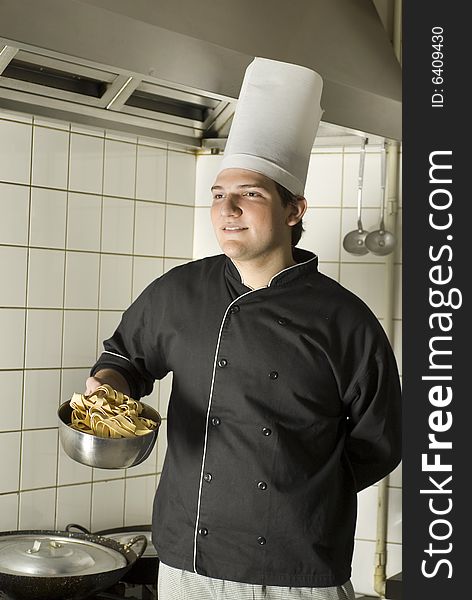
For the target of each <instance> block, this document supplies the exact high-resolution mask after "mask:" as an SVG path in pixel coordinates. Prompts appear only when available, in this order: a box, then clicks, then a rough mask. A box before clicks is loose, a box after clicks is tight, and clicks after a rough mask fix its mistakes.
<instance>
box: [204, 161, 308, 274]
mask: <svg viewBox="0 0 472 600" xmlns="http://www.w3.org/2000/svg"><path fill="white" fill-rule="evenodd" d="M211 191H212V196H213V203H212V208H211V219H212V223H213V228H214V230H215V234H216V237H217V239H218V243H219V245H220V247H221V249H222V251H223V252H224V253H225V254H226V256H228V257H229V258H231V259H233V260H234V261H235V262H236V263H238V262H244V261H251V260H253V261H254V260H255V261H264V260H271V259H272V257H273V256H274V255H275V254H280V253H286V252H287V251H288V252H290V253H291V226H292V225H295V224H296V223H297V222H298V221H299V220H300V219H301V218H302V216H303V213H304V212H305V209H306V202H305V201H304V199H302V200H303V202H300V203H299V206H298V208H297V207H294V206H293V205H289V206H283V205H282V201H281V198H280V195H279V193H278V191H277V188H276V185H275V183H274V181H272V179H269V178H268V177H266V176H265V175H262V174H260V173H256V172H254V171H249V170H246V169H225V170H223V171H221V172H220V173H219V174H218V176H217V178H216V181H215V183H214V185H213V186H212V188H211Z"/></svg>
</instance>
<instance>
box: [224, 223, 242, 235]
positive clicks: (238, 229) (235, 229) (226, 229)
mask: <svg viewBox="0 0 472 600" xmlns="http://www.w3.org/2000/svg"><path fill="white" fill-rule="evenodd" d="M221 229H222V230H223V231H229V232H230V233H232V232H234V231H246V230H247V229H248V228H247V227H238V226H236V225H235V226H230V225H227V226H226V227H222V228H221Z"/></svg>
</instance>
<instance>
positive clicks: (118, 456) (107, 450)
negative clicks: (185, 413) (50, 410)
mask: <svg viewBox="0 0 472 600" xmlns="http://www.w3.org/2000/svg"><path fill="white" fill-rule="evenodd" d="M71 412H72V408H71V406H70V404H69V401H67V402H64V403H63V404H61V406H60V407H59V410H58V411H57V415H58V417H59V439H60V440H61V445H62V447H63V448H64V452H65V453H66V454H67V455H68V456H70V458H72V459H73V460H75V461H76V462H79V463H82V464H83V465H88V466H89V467H98V468H99V469H124V468H128V467H135V466H136V465H139V464H140V463H142V462H143V460H146V458H147V457H148V456H149V454H150V453H151V451H152V449H153V447H154V444H155V443H156V440H157V434H158V431H159V426H160V424H161V417H160V415H159V413H158V412H157V411H156V410H154V409H153V408H152V407H151V406H148V405H147V404H143V412H142V416H143V417H145V418H147V419H152V420H153V421H156V422H157V424H158V425H157V428H156V429H155V430H153V431H152V432H151V433H146V434H145V435H140V436H134V437H129V438H101V437H98V436H96V435H91V434H89V433H83V432H82V431H78V430H77V429H73V428H72V427H70V425H69V423H70V422H71Z"/></svg>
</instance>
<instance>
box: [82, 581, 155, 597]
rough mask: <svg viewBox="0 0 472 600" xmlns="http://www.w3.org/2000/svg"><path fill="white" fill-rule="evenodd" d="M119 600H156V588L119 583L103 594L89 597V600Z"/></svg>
mask: <svg viewBox="0 0 472 600" xmlns="http://www.w3.org/2000/svg"><path fill="white" fill-rule="evenodd" d="M119 598H130V599H131V598H132V599H134V600H157V590H156V586H152V585H144V584H137V583H124V582H123V581H121V582H119V583H117V584H116V585H114V586H113V587H111V588H109V589H108V590H105V591H104V592H100V593H98V594H95V595H94V596H90V600H92V599H95V600H106V599H108V600H118V599H119Z"/></svg>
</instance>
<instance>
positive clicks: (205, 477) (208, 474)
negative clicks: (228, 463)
mask: <svg viewBox="0 0 472 600" xmlns="http://www.w3.org/2000/svg"><path fill="white" fill-rule="evenodd" d="M203 479H204V480H205V481H207V482H208V483H210V481H211V480H212V479H213V476H212V474H211V473H205V475H204V476H203Z"/></svg>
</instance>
